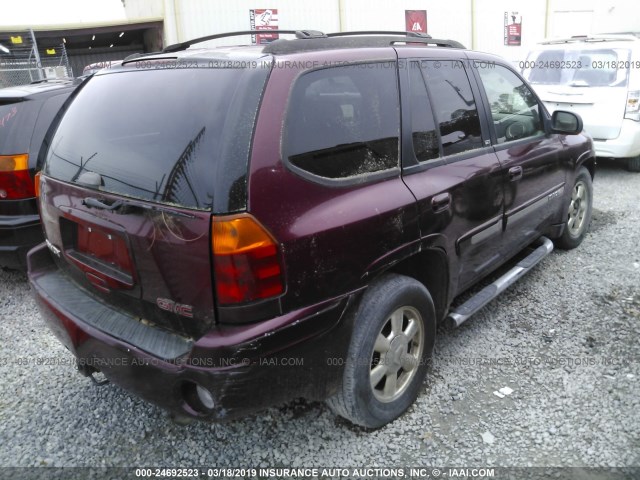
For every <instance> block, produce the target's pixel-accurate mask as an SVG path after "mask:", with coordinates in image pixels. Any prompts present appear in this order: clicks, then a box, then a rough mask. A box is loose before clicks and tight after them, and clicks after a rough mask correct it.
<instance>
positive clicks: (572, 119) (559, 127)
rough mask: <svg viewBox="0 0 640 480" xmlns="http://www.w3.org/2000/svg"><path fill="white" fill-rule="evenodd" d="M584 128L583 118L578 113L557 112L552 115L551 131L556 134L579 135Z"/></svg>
mask: <svg viewBox="0 0 640 480" xmlns="http://www.w3.org/2000/svg"><path fill="white" fill-rule="evenodd" d="M582 128H583V125H582V118H580V115H578V114H577V113H573V112H565V111H563V110H556V111H555V112H553V115H551V129H552V130H553V131H554V132H555V133H564V134H565V135H577V134H578V133H580V132H582Z"/></svg>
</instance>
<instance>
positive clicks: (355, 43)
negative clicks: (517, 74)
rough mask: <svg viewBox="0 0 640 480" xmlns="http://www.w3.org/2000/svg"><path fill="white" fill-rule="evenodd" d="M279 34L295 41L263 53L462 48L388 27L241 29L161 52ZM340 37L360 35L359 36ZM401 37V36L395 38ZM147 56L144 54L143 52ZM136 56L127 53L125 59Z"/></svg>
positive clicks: (276, 44) (274, 44) (283, 42)
mask: <svg viewBox="0 0 640 480" xmlns="http://www.w3.org/2000/svg"><path fill="white" fill-rule="evenodd" d="M265 33H269V34H282V35H295V37H296V39H295V40H285V39H280V40H276V41H274V42H271V43H270V44H268V45H266V46H265V47H264V50H263V52H264V53H290V52H296V51H303V50H323V49H327V48H350V47H382V46H390V45H395V44H400V43H411V44H417V43H423V44H425V45H433V46H438V47H449V48H465V47H464V45H462V44H461V43H459V42H456V41H455V40H442V39H435V38H432V37H431V35H428V34H426V33H422V32H403V31H390V30H365V31H356V32H335V33H328V34H325V33H323V32H320V31H318V30H244V31H239V32H227V33H217V34H215V35H207V36H206V37H199V38H194V39H193V40H187V41H185V42H180V43H175V44H173V45H169V46H168V47H165V48H164V49H163V50H162V51H161V52H160V53H171V52H179V51H181V50H186V49H187V48H189V47H190V46H191V45H195V44H197V43H202V42H207V41H209V40H217V39H219V38H228V37H238V36H242V35H260V34H265ZM343 37H362V38H359V39H352V38H343ZM398 37H401V38H398ZM298 40H314V41H313V42H308V43H307V42H298ZM145 56H146V54H145ZM133 58H135V57H133V56H130V57H127V58H126V59H125V61H128V60H130V59H133Z"/></svg>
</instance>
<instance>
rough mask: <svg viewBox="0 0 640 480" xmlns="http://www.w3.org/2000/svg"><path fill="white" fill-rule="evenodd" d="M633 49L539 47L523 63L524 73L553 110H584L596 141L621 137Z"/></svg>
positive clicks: (588, 130) (580, 111)
mask: <svg viewBox="0 0 640 480" xmlns="http://www.w3.org/2000/svg"><path fill="white" fill-rule="evenodd" d="M629 59H630V50H628V49H624V48H611V47H607V46H606V45H605V46H596V45H594V46H591V45H585V46H584V47H583V48H581V49H577V48H571V49H566V50H560V49H557V48H554V49H549V50H538V51H534V52H531V53H530V54H529V56H528V58H527V61H526V62H525V63H524V65H525V67H527V68H525V69H524V70H523V74H524V76H525V77H526V78H527V79H528V80H529V82H530V83H531V84H532V86H533V88H534V89H535V91H536V93H537V94H538V96H539V97H540V98H541V99H542V101H543V102H544V104H545V106H546V107H547V109H548V110H549V111H550V112H554V111H555V110H568V111H572V112H575V113H577V114H579V115H580V116H581V117H582V120H583V122H584V129H585V130H586V131H587V133H589V134H590V135H591V136H592V137H593V138H594V139H599V140H610V139H614V138H617V137H618V135H619V134H620V129H621V128H622V120H623V118H624V114H625V107H626V102H627V85H628V78H629V66H630V62H629Z"/></svg>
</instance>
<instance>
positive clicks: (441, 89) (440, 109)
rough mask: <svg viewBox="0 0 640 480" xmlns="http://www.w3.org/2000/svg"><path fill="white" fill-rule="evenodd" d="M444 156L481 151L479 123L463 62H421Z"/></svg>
mask: <svg viewBox="0 0 640 480" xmlns="http://www.w3.org/2000/svg"><path fill="white" fill-rule="evenodd" d="M421 65H422V67H423V69H422V71H423V73H424V75H425V78H426V80H427V86H428V88H429V93H430V94H431V95H430V98H431V101H432V103H433V111H434V112H435V115H436V119H437V120H438V123H439V127H440V136H441V137H442V148H443V152H444V154H445V155H452V154H455V153H460V152H465V151H467V150H473V149H474V148H480V147H482V138H481V137H482V135H481V131H480V119H479V118H478V110H477V108H476V103H475V100H474V98H473V93H472V92H471V85H470V84H469V79H468V78H467V74H466V72H465V70H464V67H463V65H462V62H456V61H441V62H440V61H431V60H429V61H422V62H421Z"/></svg>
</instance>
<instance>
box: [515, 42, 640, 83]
mask: <svg viewBox="0 0 640 480" xmlns="http://www.w3.org/2000/svg"><path fill="white" fill-rule="evenodd" d="M629 59H630V51H629V50H627V49H619V48H596V49H594V48H591V49H588V48H587V49H583V50H539V51H534V52H531V53H530V54H529V56H528V58H527V60H526V61H525V62H522V63H523V65H522V67H523V74H524V76H525V78H527V80H529V82H530V83H533V84H540V85H568V86H572V87H624V86H626V85H627V78H628V75H629V67H630V62H629Z"/></svg>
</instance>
